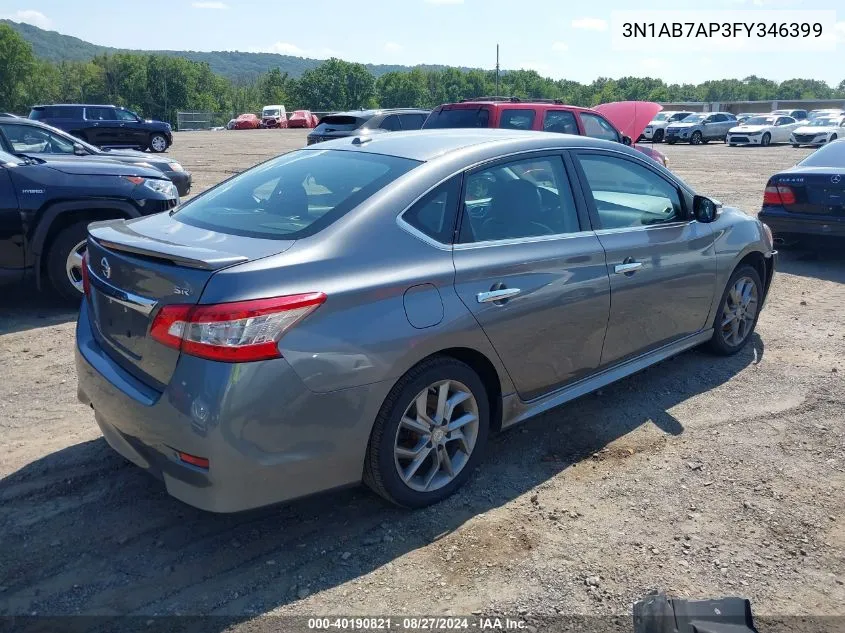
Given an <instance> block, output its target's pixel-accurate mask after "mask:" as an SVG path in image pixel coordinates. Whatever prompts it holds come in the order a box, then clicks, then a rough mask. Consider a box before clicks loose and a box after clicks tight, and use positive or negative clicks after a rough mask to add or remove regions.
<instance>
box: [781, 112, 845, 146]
mask: <svg viewBox="0 0 845 633" xmlns="http://www.w3.org/2000/svg"><path fill="white" fill-rule="evenodd" d="M838 138H845V116H836V117H828V118H822V117H818V118H815V119H813V120H812V121H810V122H809V123H808V124H807V125H802V126H801V127H799V128H796V129H795V130H794V131H793V132H792V136H790V137H789V142H790V143H792V147H800V146H801V145H813V146H818V145H824V144H825V143H830V142H831V141H835V140H836V139H838Z"/></svg>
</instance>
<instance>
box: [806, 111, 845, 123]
mask: <svg viewBox="0 0 845 633" xmlns="http://www.w3.org/2000/svg"><path fill="white" fill-rule="evenodd" d="M837 116H845V110H843V109H842V108H827V109H823V110H810V111H809V112H808V113H807V118H808V119H809V120H811V121H812V120H813V119H820V118H821V119H830V118H832V117H837Z"/></svg>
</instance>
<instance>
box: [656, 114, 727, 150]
mask: <svg viewBox="0 0 845 633" xmlns="http://www.w3.org/2000/svg"><path fill="white" fill-rule="evenodd" d="M736 124H737V123H736V117H735V116H734V115H733V114H731V113H730V112H700V113H698V114H691V115H689V116H688V117H686V118H685V119H684V120H683V121H679V122H678V123H672V124H670V125H669V126H668V127H667V128H666V136H665V137H664V138H665V139H666V142H667V143H668V144H669V145H672V144H674V143H678V142H682V143H689V144H690V145H701V144H702V143H707V142H709V141H724V140H725V137H726V136H727V135H728V130H730V129H731V128H732V127H734V126H736Z"/></svg>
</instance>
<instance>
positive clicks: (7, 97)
mask: <svg viewBox="0 0 845 633" xmlns="http://www.w3.org/2000/svg"><path fill="white" fill-rule="evenodd" d="M0 77H2V78H3V79H2V81H0V110H3V111H10V112H17V113H22V114H26V113H27V112H28V111H29V108H30V106H32V105H34V104H36V103H114V104H117V105H122V106H125V107H127V108H129V109H131V110H135V111H137V112H139V113H141V114H143V115H144V116H146V117H148V118H154V119H160V120H163V121H169V122H171V123H175V122H176V112H177V111H180V110H181V111H201V112H214V113H218V115H219V117H220V120H219V121H218V123H223V122H225V121H224V119H228V118H229V117H230V116H233V115H235V114H238V113H241V112H258V111H260V109H261V108H262V106H264V105H267V104H274V103H281V104H285V106H286V107H287V109H288V110H293V109H299V108H302V109H309V110H313V111H316V112H321V111H337V110H350V109H357V108H362V107H363V108H370V107H429V108H430V107H434V106H436V105H438V104H440V103H448V102H454V101H459V100H460V99H468V98H472V97H475V96H481V95H492V94H493V93H494V92H495V89H496V76H495V72H494V71H484V70H462V69H458V68H445V69H442V70H431V69H422V68H415V69H412V70H410V71H407V72H398V71H397V72H389V73H387V74H384V75H381V76H380V77H378V78H377V79H376V78H375V77H374V76H373V75H372V74H371V73H370V72H369V71H368V70H367V68H366V67H365V66H364V65H363V64H356V63H350V62H346V61H343V60H340V59H334V58H333V59H329V60H327V61H325V62H324V63H323V64H321V65H320V66H318V67H317V68H314V69H311V70H306V71H305V72H304V73H303V74H302V75H301V77H299V78H298V79H294V78H292V77H289V76H288V75H287V73H282V72H281V71H280V70H279V69H278V68H274V69H271V70H269V71H267V72H265V73H263V74H261V75H259V76H258V77H257V78H252V79H245V80H242V81H239V80H236V79H235V80H230V79H227V78H225V77H222V76H220V75H217V74H215V73H214V72H212V70H211V68H210V67H209V65H208V64H207V63H204V62H195V61H189V60H187V59H184V58H181V57H171V56H164V55H155V54H149V55H142V54H128V53H116V54H113V55H105V54H104V55H99V56H96V57H94V58H93V59H91V60H90V61H61V62H51V61H46V60H43V59H39V58H37V57H36V56H35V55H34V54H33V52H32V48H31V46H30V45H29V43H28V42H26V41H25V40H24V39H23V38H21V36H20V35H18V33H17V32H15V31H14V30H13V29H12V28H10V27H9V26H7V25H5V24H0ZM499 94H504V95H513V96H516V97H520V98H528V97H535V98H546V99H560V100H562V101H563V102H565V103H569V104H572V105H580V106H593V105H597V104H599V103H607V102H610V101H624V100H645V101H662V102H667V101H670V102H671V101H711V102H712V101H721V102H724V101H757V100H771V99H784V100H786V99H834V98H843V99H845V80H843V81H842V82H840V83H839V85H838V86H837V87H836V88H832V87H831V86H829V85H828V84H827V83H825V82H823V81H818V80H814V79H789V80H787V81H783V82H780V83H778V82H775V81H771V80H768V79H763V78H760V77H756V76H750V77H746V78H745V79H742V80H739V79H722V80H716V81H705V82H704V83H701V84H667V83H665V82H664V81H662V80H661V79H653V78H648V77H622V78H619V79H609V78H605V77H600V78H598V79H596V80H594V81H592V82H591V83H589V84H581V83H579V82H576V81H570V80H567V79H561V80H554V79H550V78H548V77H542V76H540V75H539V74H538V73H537V72H535V71H533V70H517V71H507V72H504V73H502V74H501V76H500V78H499Z"/></svg>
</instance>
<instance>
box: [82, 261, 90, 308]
mask: <svg viewBox="0 0 845 633" xmlns="http://www.w3.org/2000/svg"><path fill="white" fill-rule="evenodd" d="M82 292H83V293H85V296H86V297H90V296H91V279H90V278H89V277H88V249H85V252H84V253H83V254H82Z"/></svg>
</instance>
